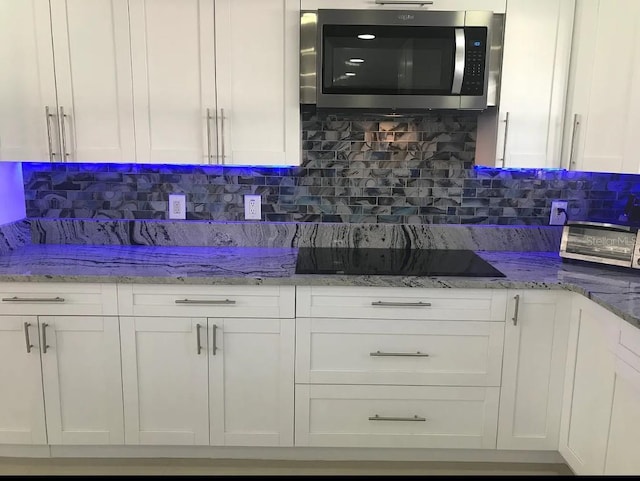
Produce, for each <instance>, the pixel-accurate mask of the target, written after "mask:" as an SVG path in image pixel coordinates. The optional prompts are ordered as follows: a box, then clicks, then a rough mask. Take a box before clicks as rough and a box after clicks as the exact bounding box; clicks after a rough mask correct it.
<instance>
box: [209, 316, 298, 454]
mask: <svg viewBox="0 0 640 481" xmlns="http://www.w3.org/2000/svg"><path fill="white" fill-rule="evenodd" d="M294 336H295V320H294V319H259V318H253V319H251V318H246V319H242V318H239V319H230V318H224V319H221V318H216V319H213V318H212V319H209V346H210V347H209V372H210V377H209V390H210V398H211V421H210V422H211V444H212V445H218V446H293V406H294V397H293V396H294V379H293V375H294V374H293V373H294Z"/></svg>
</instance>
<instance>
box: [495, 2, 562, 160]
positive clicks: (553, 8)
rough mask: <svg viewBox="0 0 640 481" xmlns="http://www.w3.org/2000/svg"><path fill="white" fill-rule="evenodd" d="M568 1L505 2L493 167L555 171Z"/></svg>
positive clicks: (559, 137) (559, 138)
mask: <svg viewBox="0 0 640 481" xmlns="http://www.w3.org/2000/svg"><path fill="white" fill-rule="evenodd" d="M573 11H574V0H539V1H536V2H532V1H531V0H509V2H508V5H507V13H506V23H505V34H504V56H503V62H502V77H501V85H500V101H499V104H500V108H499V115H498V141H497V149H496V166H498V167H539V168H545V167H560V153H561V149H562V126H563V121H564V108H565V97H566V88H567V81H568V70H569V69H568V66H569V56H570V49H571V35H572V26H573Z"/></svg>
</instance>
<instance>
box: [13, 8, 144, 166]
mask: <svg viewBox="0 0 640 481" xmlns="http://www.w3.org/2000/svg"><path fill="white" fill-rule="evenodd" d="M0 22H2V23H1V24H0V25H1V26H0V67H1V70H2V72H3V75H2V77H0V86H1V87H2V88H1V90H2V93H1V94H0V95H1V96H2V112H1V113H0V159H2V160H30V161H40V162H42V161H63V162H76V161H77V162H132V161H134V137H133V105H132V93H131V71H130V70H131V67H130V65H131V62H130V59H129V29H128V9H127V0H51V2H49V1H46V0H29V1H20V2H17V1H15V0H1V3H0ZM54 59H55V61H54ZM54 72H55V74H54Z"/></svg>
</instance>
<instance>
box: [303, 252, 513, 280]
mask: <svg viewBox="0 0 640 481" xmlns="http://www.w3.org/2000/svg"><path fill="white" fill-rule="evenodd" d="M296 274H344V275H391V276H464V277H505V275H504V274H503V273H502V272H500V271H499V270H498V269H496V268H495V267H493V266H492V265H491V264H489V263H488V262H487V261H485V260H484V259H483V258H482V257H480V256H479V255H478V254H476V253H475V252H473V251H471V250H459V249H382V248H364V247H361V248H357V247H356V248H351V247H301V248H300V249H298V259H297V262H296Z"/></svg>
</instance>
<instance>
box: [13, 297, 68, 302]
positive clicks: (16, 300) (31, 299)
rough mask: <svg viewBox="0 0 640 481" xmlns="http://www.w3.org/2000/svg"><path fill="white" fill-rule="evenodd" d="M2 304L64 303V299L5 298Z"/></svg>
mask: <svg viewBox="0 0 640 481" xmlns="http://www.w3.org/2000/svg"><path fill="white" fill-rule="evenodd" d="M2 302H64V297H17V296H14V297H3V298H2Z"/></svg>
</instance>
